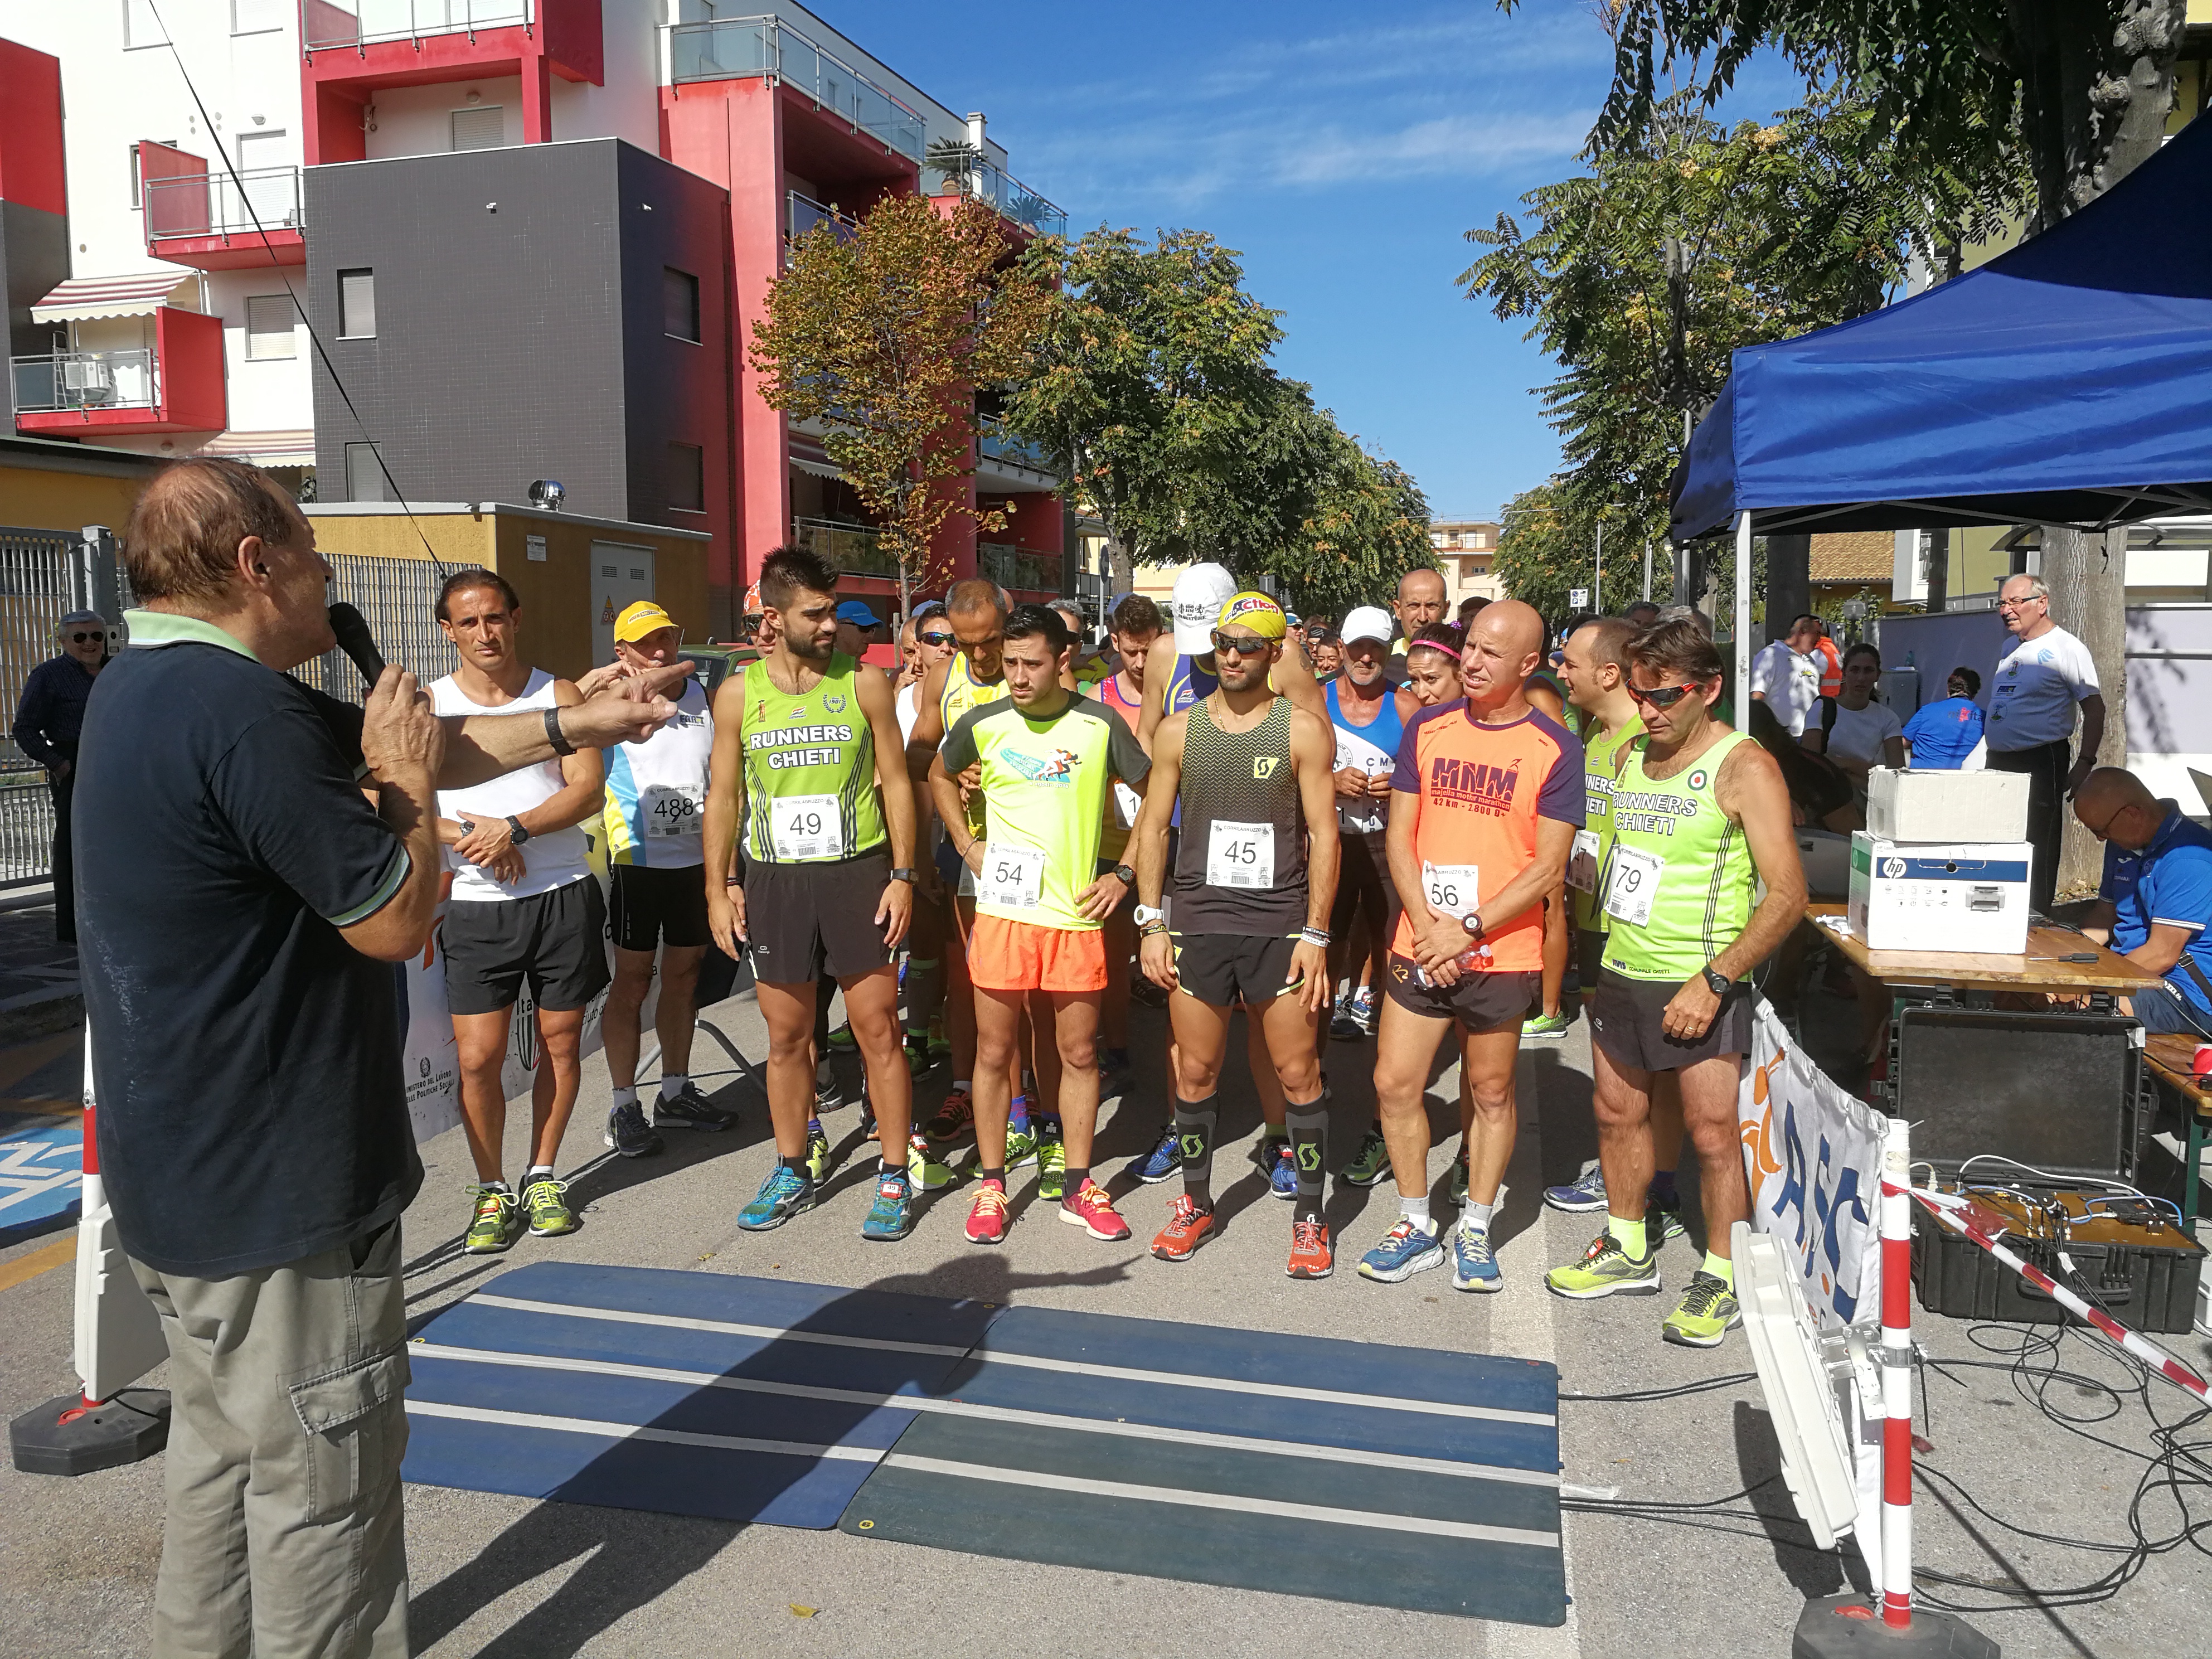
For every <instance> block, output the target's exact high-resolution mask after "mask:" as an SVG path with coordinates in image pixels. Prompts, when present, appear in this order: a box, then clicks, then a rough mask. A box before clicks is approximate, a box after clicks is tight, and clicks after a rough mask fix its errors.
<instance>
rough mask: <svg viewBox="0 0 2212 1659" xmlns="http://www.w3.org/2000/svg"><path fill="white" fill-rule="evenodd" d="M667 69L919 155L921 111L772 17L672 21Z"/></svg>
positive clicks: (681, 79) (678, 77) (679, 78)
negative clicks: (760, 88) (831, 115)
mask: <svg viewBox="0 0 2212 1659" xmlns="http://www.w3.org/2000/svg"><path fill="white" fill-rule="evenodd" d="M362 3H364V4H365V3H367V0H362ZM417 3H420V0H417ZM668 68H669V78H670V79H671V81H673V82H675V83H676V84H677V85H678V86H683V85H684V84H685V83H686V82H692V81H736V80H741V79H743V78H744V76H749V75H773V76H776V77H778V78H779V79H780V80H781V81H782V82H784V83H785V84H786V85H787V86H791V87H794V88H797V89H798V90H799V91H800V92H803V93H805V94H806V95H807V96H808V97H810V98H811V99H812V100H814V101H815V102H816V103H817V104H819V105H821V106H823V108H824V109H829V110H835V111H836V112H837V113H838V114H839V115H842V116H843V117H844V118H846V119H847V120H848V121H850V122H851V123H852V124H853V125H854V126H856V127H858V128H860V131H863V132H866V133H870V134H872V135H873V136H874V137H876V138H877V139H878V140H880V141H881V142H882V143H884V144H887V145H889V146H890V148H891V149H895V150H896V151H898V153H899V154H900V155H904V156H906V157H907V158H908V159H909V160H911V161H921V140H922V131H923V126H924V123H923V121H922V118H921V116H920V115H918V114H916V113H915V112H914V111H913V110H911V109H909V108H908V107H907V106H905V105H904V104H902V103H901V102H900V101H899V100H897V99H896V98H894V97H893V96H891V94H890V93H888V92H886V91H884V89H883V88H881V87H879V86H878V85H877V84H876V83H875V82H873V81H871V80H870V79H868V77H867V76H865V75H863V74H861V73H860V71H859V70H856V69H854V67H853V66H852V65H851V64H848V63H846V62H845V61H844V60H843V59H842V58H838V57H837V56H836V55H835V54H834V53H831V52H824V51H823V49H822V48H821V47H819V46H816V45H815V44H814V42H813V41H811V40H808V39H807V38H806V37H805V35H803V34H801V33H799V31H798V30H796V29H794V28H793V27H791V26H790V25H789V24H787V23H782V22H779V21H777V20H776V19H775V18H773V17H721V18H716V19H715V20H714V21H712V22H708V23H678V24H676V25H674V26H673V27H671V28H670V29H669V31H668Z"/></svg>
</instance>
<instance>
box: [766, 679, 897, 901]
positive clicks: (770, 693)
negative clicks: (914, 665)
mask: <svg viewBox="0 0 2212 1659" xmlns="http://www.w3.org/2000/svg"><path fill="white" fill-rule="evenodd" d="M858 667H859V665H857V664H856V663H854V660H853V659H852V658H850V657H848V656H845V655H842V653H831V655H830V658H829V668H828V670H827V671H825V672H824V673H823V676H822V678H821V679H820V680H819V681H817V683H816V684H815V685H814V686H813V687H812V689H811V690H805V691H802V692H800V693H799V695H798V696H793V695H792V694H791V693H790V692H788V691H781V690H777V689H776V684H775V681H773V680H771V679H770V678H769V674H768V659H767V658H765V657H763V658H761V659H759V660H758V661H757V662H751V663H748V664H747V665H745V678H744V712H743V720H744V754H745V831H744V842H745V856H746V857H747V858H748V859H750V860H753V861H754V862H755V863H757V864H833V863H836V861H837V860H840V859H849V858H857V857H858V856H860V854H863V853H867V852H872V851H873V850H875V849H876V848H879V847H881V846H882V845H883V844H884V842H885V841H887V840H888V839H889V838H890V837H889V836H888V834H887V833H886V831H885V830H884V812H883V806H882V805H881V803H880V802H879V801H878V799H877V797H876V739H875V733H874V732H872V731H871V730H870V728H869V726H868V719H867V716H866V715H865V714H862V713H861V712H860V694H859V691H858V690H856V688H855V686H854V673H855V671H856V670H857V669H858ZM867 672H869V673H873V672H875V670H873V669H869V670H867Z"/></svg>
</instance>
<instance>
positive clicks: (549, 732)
mask: <svg viewBox="0 0 2212 1659" xmlns="http://www.w3.org/2000/svg"><path fill="white" fill-rule="evenodd" d="M545 741H546V742H548V743H550V744H552V745H553V752H554V753H555V754H556V755H573V754H574V753H575V752H576V745H575V744H573V743H571V742H569V741H568V738H564V737H562V735H561V711H560V710H559V709H557V708H549V709H547V710H546V711H545Z"/></svg>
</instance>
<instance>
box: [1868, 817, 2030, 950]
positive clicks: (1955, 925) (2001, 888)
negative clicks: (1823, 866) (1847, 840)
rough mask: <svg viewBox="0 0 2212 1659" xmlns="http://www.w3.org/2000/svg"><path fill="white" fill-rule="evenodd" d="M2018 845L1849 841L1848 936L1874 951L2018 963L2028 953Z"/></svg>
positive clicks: (2023, 845) (2022, 854)
mask: <svg viewBox="0 0 2212 1659" xmlns="http://www.w3.org/2000/svg"><path fill="white" fill-rule="evenodd" d="M2034 857H2035V853H2034V849H2033V848H2032V847H2030V846H2029V845H2028V843H2027V842H2024V841H2015V842H1897V841H1891V840H1889V839H1887V837H1885V836H1876V835H1873V834H1871V833H1869V831H1867V830H1864V829H1861V830H1859V831H1857V833H1855V834H1854V835H1853V836H1851V896H1850V924H1851V931H1852V932H1853V933H1857V935H1858V936H1859V937H1860V938H1861V939H1864V940H1865V941H1866V942H1867V947H1868V949H1869V950H1874V951H1966V952H1972V953H1976V954H1980V955H1988V956H2016V955H2018V954H2019V953H2020V952H2021V951H2025V950H2027V876H2028V871H2029V869H2030V867H2031V866H2032V865H2033V860H2034Z"/></svg>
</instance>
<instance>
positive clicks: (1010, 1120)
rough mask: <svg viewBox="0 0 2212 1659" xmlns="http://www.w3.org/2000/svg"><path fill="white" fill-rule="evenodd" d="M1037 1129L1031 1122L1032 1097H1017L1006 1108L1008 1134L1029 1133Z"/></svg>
mask: <svg viewBox="0 0 2212 1659" xmlns="http://www.w3.org/2000/svg"><path fill="white" fill-rule="evenodd" d="M1034 1127H1036V1126H1035V1125H1033V1124H1032V1123H1031V1122H1030V1097H1028V1096H1027V1095H1025V1094H1021V1095H1016V1096H1015V1097H1013V1099H1012V1102H1011V1103H1009V1104H1008V1105H1007V1107H1006V1132H1007V1133H1009V1134H1012V1133H1016V1132H1017V1131H1018V1132H1020V1133H1028V1132H1029V1131H1030V1130H1031V1129H1032V1128H1034Z"/></svg>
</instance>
